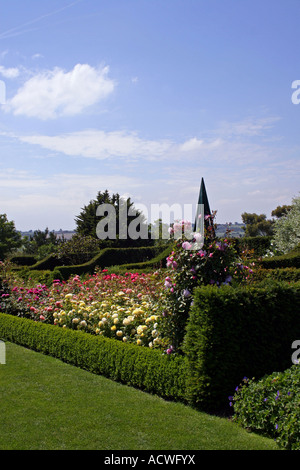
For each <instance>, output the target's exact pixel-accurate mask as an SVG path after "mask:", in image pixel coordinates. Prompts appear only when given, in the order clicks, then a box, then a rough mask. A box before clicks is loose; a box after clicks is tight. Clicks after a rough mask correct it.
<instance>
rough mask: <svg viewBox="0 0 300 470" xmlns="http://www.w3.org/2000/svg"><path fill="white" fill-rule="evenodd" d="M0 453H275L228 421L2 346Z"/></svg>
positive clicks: (12, 346)
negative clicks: (175, 451) (126, 451)
mask: <svg viewBox="0 0 300 470" xmlns="http://www.w3.org/2000/svg"><path fill="white" fill-rule="evenodd" d="M0 416H1V433H0V450H145V451H146V450H274V449H276V448H277V446H276V444H275V442H274V441H272V440H270V439H266V438H263V437H260V436H257V435H255V434H252V433H248V432H247V431H245V430H243V429H241V428H239V427H238V426H237V425H235V424H233V423H232V422H230V421H229V420H228V419H225V418H218V417H214V416H210V415H207V414H204V413H200V412H197V411H195V410H193V409H191V408H189V407H187V406H184V405H182V404H179V403H171V402H167V401H164V400H162V399H161V398H158V397H156V396H152V395H149V394H146V393H143V392H141V391H139V390H135V389H133V388H130V387H127V386H124V385H121V384H118V383H115V382H113V381H110V380H108V379H105V378H104V377H101V376H97V375H93V374H91V373H89V372H86V371H84V370H81V369H78V368H76V367H74V366H70V365H68V364H64V363H63V362H61V361H59V360H57V359H54V358H52V357H49V356H44V355H42V354H39V353H36V352H34V351H30V350H27V349H25V348H22V347H20V346H17V345H15V344H11V343H6V364H0Z"/></svg>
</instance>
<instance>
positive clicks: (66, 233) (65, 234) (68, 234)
mask: <svg viewBox="0 0 300 470" xmlns="http://www.w3.org/2000/svg"><path fill="white" fill-rule="evenodd" d="M51 232H52V230H51ZM53 232H54V233H55V235H56V236H57V238H64V239H65V240H70V238H72V237H73V235H74V234H75V230H62V229H61V230H53ZM33 233H34V230H29V231H28V232H21V235H22V237H28V238H30V236H32V235H33Z"/></svg>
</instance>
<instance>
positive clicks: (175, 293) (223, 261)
mask: <svg viewBox="0 0 300 470" xmlns="http://www.w3.org/2000/svg"><path fill="white" fill-rule="evenodd" d="M214 216H215V213H213V215H212V216H211V219H212V220H211V221H210V222H211V223H210V224H209V225H208V226H207V228H206V230H205V239H204V240H202V242H203V243H201V244H200V245H199V246H201V248H200V249H197V243H198V244H199V242H200V241H201V235H200V233H195V234H193V233H192V232H191V233H190V234H189V236H190V239H188V240H187V239H186V236H185V235H184V234H185V233H189V230H190V224H189V226H188V229H187V230H183V226H184V222H182V223H177V224H176V225H175V224H174V227H173V233H174V235H175V236H174V238H175V241H174V248H173V251H172V253H171V254H170V256H169V257H168V258H167V268H168V272H167V276H166V278H165V283H164V286H165V289H166V302H165V309H164V333H165V335H166V337H169V338H172V343H171V345H172V352H177V351H179V350H180V347H181V345H182V341H183V337H184V333H185V325H186V321H187V318H188V315H189V310H190V307H191V305H192V303H193V290H194V288H195V287H197V286H200V285H212V286H215V287H220V286H224V285H230V284H232V282H234V280H235V279H238V282H239V283H241V282H243V281H244V280H245V279H248V277H249V274H250V273H252V270H251V269H250V268H249V267H248V266H246V265H244V264H243V263H241V262H240V260H239V258H238V255H237V252H236V250H235V248H234V246H233V244H232V242H231V240H230V238H224V239H221V240H219V239H216V238H215V237H214V236H212V235H211V232H212V227H213V218H214ZM208 218H209V216H206V220H208ZM180 230H181V233H182V237H181V238H180V237H178V236H176V232H178V231H180ZM169 350H170V347H169Z"/></svg>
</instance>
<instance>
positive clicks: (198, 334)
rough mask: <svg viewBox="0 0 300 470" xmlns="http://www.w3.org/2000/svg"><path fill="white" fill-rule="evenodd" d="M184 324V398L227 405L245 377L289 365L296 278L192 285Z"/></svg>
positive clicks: (298, 322)
mask: <svg viewBox="0 0 300 470" xmlns="http://www.w3.org/2000/svg"><path fill="white" fill-rule="evenodd" d="M194 294H195V295H194V304H193V307H192V309H191V312H190V317H189V321H188V324H187V332H186V336H185V342H184V351H185V354H186V357H187V367H188V373H187V376H188V379H187V394H188V400H189V402H190V403H192V404H193V405H194V406H197V407H199V408H201V409H204V410H210V411H214V410H218V409H220V408H222V407H226V406H228V399H227V397H228V396H229V395H232V394H233V393H234V390H235V387H236V386H237V385H239V383H240V382H241V380H242V379H243V377H244V376H247V377H248V378H252V377H255V378H260V377H262V376H264V375H265V374H267V373H272V372H274V371H283V370H285V369H286V368H288V367H290V366H291V354H292V349H291V345H292V343H293V341H295V340H297V339H300V315H299V312H300V283H295V284H294V285H288V284H287V283H282V284H277V285H273V286H270V285H269V286H265V287H259V286H255V287H251V288H243V287H239V288H232V287H229V286H224V287H221V288H217V287H213V286H205V287H202V288H197V289H195V293H194Z"/></svg>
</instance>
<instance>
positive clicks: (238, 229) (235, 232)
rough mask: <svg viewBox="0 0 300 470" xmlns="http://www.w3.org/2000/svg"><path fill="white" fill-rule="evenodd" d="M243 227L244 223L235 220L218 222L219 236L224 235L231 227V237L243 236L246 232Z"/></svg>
mask: <svg viewBox="0 0 300 470" xmlns="http://www.w3.org/2000/svg"><path fill="white" fill-rule="evenodd" d="M243 227H244V224H239V223H237V222H235V223H234V224H217V236H218V237H222V236H224V235H225V234H226V230H227V229H229V230H231V232H230V236H231V237H243V236H244V233H245V232H244V230H243Z"/></svg>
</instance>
